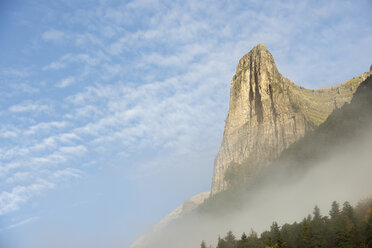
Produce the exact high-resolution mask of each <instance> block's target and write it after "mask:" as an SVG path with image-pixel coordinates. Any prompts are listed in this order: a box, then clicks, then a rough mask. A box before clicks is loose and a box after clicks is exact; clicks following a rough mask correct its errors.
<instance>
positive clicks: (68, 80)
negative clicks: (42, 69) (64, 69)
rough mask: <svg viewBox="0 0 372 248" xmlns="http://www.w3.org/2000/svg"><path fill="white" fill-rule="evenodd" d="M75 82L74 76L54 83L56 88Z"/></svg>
mask: <svg viewBox="0 0 372 248" xmlns="http://www.w3.org/2000/svg"><path fill="white" fill-rule="evenodd" d="M73 83H75V78H74V77H68V78H65V79H63V80H62V81H61V82H60V83H58V84H56V86H57V87H58V88H65V87H67V86H69V85H71V84H73Z"/></svg>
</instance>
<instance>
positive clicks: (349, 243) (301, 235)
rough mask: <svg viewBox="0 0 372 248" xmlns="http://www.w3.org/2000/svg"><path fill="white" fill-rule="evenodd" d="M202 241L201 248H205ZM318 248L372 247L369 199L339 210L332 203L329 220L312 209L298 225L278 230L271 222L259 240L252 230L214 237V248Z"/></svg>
mask: <svg viewBox="0 0 372 248" xmlns="http://www.w3.org/2000/svg"><path fill="white" fill-rule="evenodd" d="M207 247H212V246H207V245H206V243H205V242H204V241H202V243H201V248H207ZM271 247H273V248H274V247H275V248H316V247H319V248H322V247H328V248H332V247H335V248H336V247H337V248H340V247H341V248H348V247H350V248H351V247H361V248H362V247H363V248H364V247H366V248H367V247H368V248H370V247H372V199H369V200H364V201H361V202H359V203H358V204H357V206H356V207H355V208H354V207H352V206H351V205H350V204H349V202H345V203H344V204H343V205H342V206H340V205H339V203H337V202H336V201H334V202H333V203H332V206H331V209H330V211H329V216H322V214H321V213H320V210H319V208H318V207H317V206H315V208H314V211H313V213H312V215H310V214H309V215H308V216H307V217H306V218H304V219H303V220H302V221H301V222H294V223H292V224H284V225H282V226H279V225H278V223H276V222H273V224H272V225H271V227H270V230H267V231H264V232H263V233H262V234H261V235H260V236H258V234H257V233H256V232H254V231H253V230H251V231H250V234H249V235H248V236H247V235H246V234H245V233H243V234H242V235H241V238H240V239H237V238H236V237H235V236H234V234H233V233H232V232H231V231H229V232H228V233H227V234H226V236H225V237H223V238H220V237H218V240H217V246H216V248H271Z"/></svg>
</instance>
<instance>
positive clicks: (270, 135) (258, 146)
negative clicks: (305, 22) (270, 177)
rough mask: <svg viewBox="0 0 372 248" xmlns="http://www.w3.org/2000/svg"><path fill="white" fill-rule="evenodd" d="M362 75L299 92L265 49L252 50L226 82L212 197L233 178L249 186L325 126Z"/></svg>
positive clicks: (228, 184)
mask: <svg viewBox="0 0 372 248" xmlns="http://www.w3.org/2000/svg"><path fill="white" fill-rule="evenodd" d="M367 74H368V73H367ZM366 76H367V75H364V74H362V75H361V76H359V77H357V78H355V79H352V80H349V81H347V82H345V83H343V84H340V85H338V86H335V87H331V88H328V89H320V90H308V89H304V88H303V87H299V86H296V85H295V84H294V83H292V82H291V81H289V80H288V79H286V78H284V77H283V76H282V75H281V74H280V73H279V72H278V69H277V68H276V65H275V61H274V58H273V56H272V55H271V53H270V52H269V51H268V50H267V49H266V46H265V45H264V44H259V45H257V46H255V47H254V48H253V49H252V50H251V51H250V52H249V53H247V54H246V55H244V56H243V57H242V58H241V59H240V61H239V63H238V66H237V68H236V73H235V75H234V77H233V79H232V81H231V90H230V107H229V113H228V116H227V118H226V123H225V129H224V135H223V139H222V144H221V147H220V150H219V152H218V154H217V157H216V159H215V165H214V173H213V180H212V188H211V194H212V195H213V194H215V193H217V192H220V191H223V190H226V189H227V188H228V187H229V186H230V185H231V184H232V182H233V181H234V180H237V176H236V174H239V176H240V178H242V177H241V176H242V174H243V175H244V176H243V180H244V181H249V178H250V177H254V176H255V175H256V174H257V173H258V172H259V171H260V169H261V168H262V167H263V166H266V165H267V164H269V163H270V161H271V160H273V159H275V158H277V157H278V156H279V155H280V153H281V152H282V151H283V150H284V149H286V148H287V147H288V146H289V145H291V144H293V143H294V142H295V141H297V140H299V139H300V138H302V137H303V136H304V135H305V133H306V132H308V131H309V130H312V129H314V128H315V127H317V126H318V125H319V124H321V123H322V122H324V121H325V119H326V118H327V117H328V115H329V114H330V113H331V112H332V111H333V109H334V108H336V107H341V106H342V105H343V104H344V103H345V102H350V100H351V97H352V95H353V93H354V92H355V90H356V88H357V86H358V85H359V84H360V82H361V81H363V80H364V79H365V78H366ZM239 180H241V179H239Z"/></svg>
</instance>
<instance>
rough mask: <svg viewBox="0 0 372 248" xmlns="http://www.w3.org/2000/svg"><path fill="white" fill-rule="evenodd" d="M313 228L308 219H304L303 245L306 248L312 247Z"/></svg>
mask: <svg viewBox="0 0 372 248" xmlns="http://www.w3.org/2000/svg"><path fill="white" fill-rule="evenodd" d="M311 240H312V239H311V230H310V224H309V221H308V220H307V219H304V220H303V221H302V246H303V247H304V248H311Z"/></svg>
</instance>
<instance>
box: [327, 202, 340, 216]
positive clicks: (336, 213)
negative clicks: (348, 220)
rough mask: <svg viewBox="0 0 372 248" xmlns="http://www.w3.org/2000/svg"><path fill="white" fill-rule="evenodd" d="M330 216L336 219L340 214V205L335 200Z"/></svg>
mask: <svg viewBox="0 0 372 248" xmlns="http://www.w3.org/2000/svg"><path fill="white" fill-rule="evenodd" d="M329 216H331V220H335V219H337V218H338V217H339V216H340V205H339V204H338V203H337V202H336V201H334V202H332V207H331V210H330V211H329Z"/></svg>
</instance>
